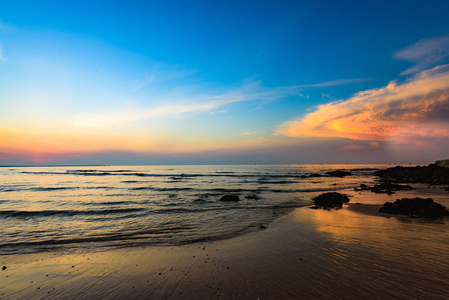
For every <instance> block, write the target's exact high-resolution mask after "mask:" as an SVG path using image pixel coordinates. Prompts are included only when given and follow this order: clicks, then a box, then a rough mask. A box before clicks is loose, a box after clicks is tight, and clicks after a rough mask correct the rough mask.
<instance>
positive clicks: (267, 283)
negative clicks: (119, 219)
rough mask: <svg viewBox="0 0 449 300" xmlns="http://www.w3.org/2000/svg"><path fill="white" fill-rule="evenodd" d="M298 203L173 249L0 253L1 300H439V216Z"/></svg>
mask: <svg viewBox="0 0 449 300" xmlns="http://www.w3.org/2000/svg"><path fill="white" fill-rule="evenodd" d="M378 207H379V206H376V205H350V206H348V207H345V208H343V209H340V210H332V211H327V210H312V209H309V208H307V207H303V208H298V209H296V210H295V211H294V212H292V213H291V214H289V215H287V216H285V217H282V218H279V219H277V220H276V221H275V222H273V223H272V224H270V225H269V226H268V228H267V229H265V230H261V231H259V232H253V233H249V234H246V235H243V236H240V237H236V238H232V239H229V240H223V241H215V242H207V243H199V244H191V245H185V246H175V247H147V248H124V249H115V250H108V251H98V252H90V253H76V254H73V253H72V254H71V253H59V252H49V253H44V254H32V255H9V256H2V257H1V264H2V266H3V265H4V266H6V267H7V268H6V270H3V271H0V272H1V273H0V275H1V278H2V279H1V281H0V297H2V298H4V299H43V298H45V299H48V298H50V299H105V298H106V299H124V298H126V299H349V298H351V299H360V298H366V299H399V298H400V299H424V298H426V299H448V297H449V294H448V285H447V282H449V273H448V272H447V270H449V256H448V255H447V253H449V225H448V223H449V222H448V221H449V220H448V219H444V220H438V221H427V220H422V219H420V220H417V219H410V218H406V217H394V216H391V215H386V214H379V213H377V210H378Z"/></svg>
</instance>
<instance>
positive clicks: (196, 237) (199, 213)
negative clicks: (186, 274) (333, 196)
mask: <svg viewBox="0 0 449 300" xmlns="http://www.w3.org/2000/svg"><path fill="white" fill-rule="evenodd" d="M386 167H388V166H387V165H246V166H243V165H239V166H120V167H117V166H104V167H90V166H89V167H79V166H77V167H2V168H0V183H1V186H0V255H5V254H18V253H33V252H41V251H50V250H56V249H61V250H63V251H71V250H76V251H80V250H82V249H85V250H88V249H90V248H92V247H129V246H140V245H179V244H186V243H193V242H198V241H206V240H217V239H225V238H230V237H234V236H237V235H241V234H243V233H246V232H249V231H254V230H262V229H261V225H263V226H268V224H269V223H270V222H271V221H273V220H274V219H275V218H277V217H279V216H282V215H285V214H287V213H289V212H290V211H292V210H293V209H294V208H295V207H301V206H307V205H311V204H312V202H313V201H312V198H313V197H315V196H317V195H318V194H320V193H323V192H327V191H344V190H353V188H354V187H357V186H359V185H360V184H361V183H364V184H372V183H373V181H374V180H375V178H374V177H373V176H372V173H373V171H374V170H375V169H379V168H386ZM333 170H350V171H351V172H352V173H353V175H351V176H347V177H344V178H337V177H330V176H327V175H326V174H325V173H326V172H328V171H333ZM224 195H238V196H239V198H240V201H238V202H223V201H220V198H221V197H222V196H224Z"/></svg>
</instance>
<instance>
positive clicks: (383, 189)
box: [368, 182, 413, 195]
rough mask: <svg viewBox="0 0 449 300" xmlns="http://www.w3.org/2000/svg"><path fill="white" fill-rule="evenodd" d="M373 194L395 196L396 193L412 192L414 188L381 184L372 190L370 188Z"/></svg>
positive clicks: (388, 183) (387, 183)
mask: <svg viewBox="0 0 449 300" xmlns="http://www.w3.org/2000/svg"><path fill="white" fill-rule="evenodd" d="M368 189H369V190H370V191H371V192H372V193H376V194H380V193H387V194H389V195H391V194H394V192H395V191H410V190H413V188H412V187H411V186H409V185H401V184H394V183H391V182H381V183H380V184H376V185H375V186H374V187H372V188H368Z"/></svg>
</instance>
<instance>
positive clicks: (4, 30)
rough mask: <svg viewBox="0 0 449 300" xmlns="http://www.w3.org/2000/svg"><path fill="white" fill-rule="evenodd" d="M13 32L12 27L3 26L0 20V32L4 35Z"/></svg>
mask: <svg viewBox="0 0 449 300" xmlns="http://www.w3.org/2000/svg"><path fill="white" fill-rule="evenodd" d="M12 30H13V26H11V25H9V24H5V23H4V22H2V20H1V19H0V31H1V32H5V33H9V32H11V31H12Z"/></svg>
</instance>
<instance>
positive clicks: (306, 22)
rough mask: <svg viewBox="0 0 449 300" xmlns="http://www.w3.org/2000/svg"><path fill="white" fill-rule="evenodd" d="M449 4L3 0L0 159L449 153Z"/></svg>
mask: <svg viewBox="0 0 449 300" xmlns="http://www.w3.org/2000/svg"><path fill="white" fill-rule="evenodd" d="M448 15H449V1H447V0H441V1H437V0H426V1H420V0H416V1H415V0H412V1H411V0H407V1H405V0H404V1H402V0H401V1H399V0H398V1H392V0H389V1H330V0H328V1H324V0H323V1H320V0H314V1H293V0H258V1H256V0H239V1H197V0H190V1H158V0H153V1H82V0H79V1H61V0H59V1H51V0H49V1H22V0H14V1H9V0H2V1H0V165H34V164H38V165H39V164H40V165H42V164H46V165H64V164H65V165H67V164H70V165H72V164H73V165H84V164H88V165H92V164H93V165H100V164H111V165H128V164H278V163H282V164H302V163H432V162H434V161H435V160H439V159H445V158H449V150H448V149H449V18H448V17H447V16H448Z"/></svg>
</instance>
